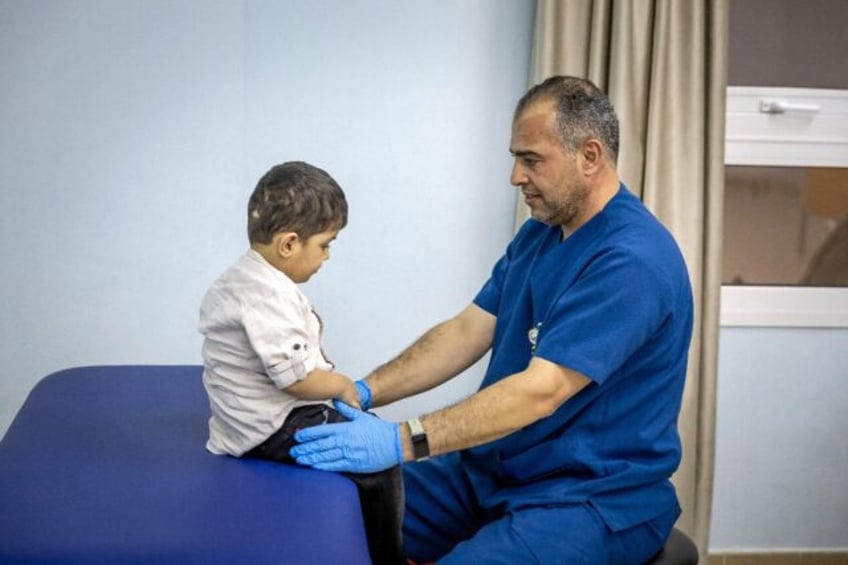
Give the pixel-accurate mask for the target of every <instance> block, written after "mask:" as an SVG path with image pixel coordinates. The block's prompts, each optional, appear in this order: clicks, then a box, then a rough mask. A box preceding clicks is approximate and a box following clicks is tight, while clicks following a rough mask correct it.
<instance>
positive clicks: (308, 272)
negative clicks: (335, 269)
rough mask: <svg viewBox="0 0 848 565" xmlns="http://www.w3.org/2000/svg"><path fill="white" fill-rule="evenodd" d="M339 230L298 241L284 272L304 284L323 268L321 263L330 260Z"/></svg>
mask: <svg viewBox="0 0 848 565" xmlns="http://www.w3.org/2000/svg"><path fill="white" fill-rule="evenodd" d="M338 233H339V230H329V231H325V232H321V233H317V234H315V235H313V236H312V237H310V238H309V239H307V240H306V241H303V240H300V239H299V240H297V242H295V243H294V245H293V247H292V253H291V255H290V257H289V260H288V261H286V263H285V266H284V267H283V272H285V273H286V275H287V276H288V277H289V278H290V279H291V280H293V281H294V282H296V283H304V282H306V281H308V280H309V279H310V277H312V275H314V274H315V273H316V272H317V271H318V269H320V268H321V263H323V262H324V261H326V260H327V259H329V258H330V243H332V242H333V240H334V239H336V236H337V235H338Z"/></svg>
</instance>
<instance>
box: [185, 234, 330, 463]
mask: <svg viewBox="0 0 848 565" xmlns="http://www.w3.org/2000/svg"><path fill="white" fill-rule="evenodd" d="M198 329H199V330H200V333H202V334H203V335H204V340H203V366H204V370H203V384H204V386H205V387H206V393H207V394H208V395H209V405H210V408H211V412H212V417H211V418H210V419H209V441H208V442H207V444H206V448H207V449H208V450H209V451H211V452H212V453H216V454H229V455H235V456H240V455H242V454H244V453H245V452H246V451H249V450H251V449H253V448H254V447H256V446H257V445H259V444H260V443H262V442H263V441H265V440H266V439H268V437H270V436H271V434H273V433H274V432H276V431H277V430H278V429H279V428H280V427H282V425H283V422H284V421H285V419H286V416H288V414H289V412H291V410H292V409H293V408H295V407H297V406H301V405H304V404H314V403H315V401H309V400H299V399H297V398H295V397H294V396H292V395H290V394H287V393H286V392H285V391H284V390H283V389H284V388H286V387H288V386H289V385H291V384H294V383H295V382H296V381H298V380H301V379H303V378H304V377H306V375H308V374H309V372H310V371H312V370H313V369H316V368H318V369H323V370H331V369H332V368H333V365H332V363H330V362H329V361H327V359H326V358H325V357H324V355H323V353H322V351H321V321H320V319H319V318H318V316H317V315H316V314H315V312H314V311H313V310H312V306H311V305H310V304H309V300H307V298H306V296H305V295H304V294H303V293H302V292H301V291H300V289H299V288H298V287H297V285H296V284H295V283H294V282H292V280H291V279H289V278H288V277H287V276H286V275H285V274H284V273H283V272H281V271H279V270H277V269H275V268H274V267H273V266H271V264H270V263H268V262H267V261H266V260H265V259H264V258H263V257H262V256H261V255H260V254H259V253H257V252H256V251H254V250H252V249H251V250H250V251H248V252H247V253H246V254H245V255H244V256H242V257H241V258H240V259H239V260H238V261H237V262H236V263H235V264H234V265H233V266H231V267H230V268H229V269H227V270H226V271H225V272H224V274H223V275H221V277H220V278H219V279H218V280H217V281H215V283H214V284H213V285H212V287H211V288H210V289H209V290H208V291H207V292H206V296H204V298H203V302H202V303H201V306H200V321H199V323H198ZM327 402H328V403H329V401H327Z"/></svg>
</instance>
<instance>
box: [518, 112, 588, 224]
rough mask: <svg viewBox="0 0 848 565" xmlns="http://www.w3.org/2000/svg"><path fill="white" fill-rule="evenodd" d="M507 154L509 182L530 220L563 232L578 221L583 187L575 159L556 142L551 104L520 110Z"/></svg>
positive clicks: (584, 194)
mask: <svg viewBox="0 0 848 565" xmlns="http://www.w3.org/2000/svg"><path fill="white" fill-rule="evenodd" d="M509 151H510V153H512V155H513V157H514V159H515V162H514V163H513V166H512V175H511V176H510V179H509V180H510V182H511V183H512V184H513V185H514V186H517V187H519V188H520V189H521V193H522V194H523V195H524V201H525V202H526V203H527V206H529V208H530V214H531V216H533V218H535V219H536V220H539V221H540V222H544V223H546V224H548V225H551V226H563V227H565V228H567V227H569V224H571V223H572V222H573V221H574V220H575V218H579V217H580V215H581V213H582V210H583V207H584V206H583V203H584V201H585V199H586V194H587V189H586V184H585V182H584V181H583V179H582V177H581V176H580V175H579V172H578V167H577V157H576V155H571V154H570V153H569V152H568V150H566V148H565V147H563V145H562V142H561V141H560V136H559V132H558V131H557V128H556V112H555V109H554V102H553V100H550V99H548V100H545V99H542V100H538V101H536V102H533V103H531V104H530V105H529V106H528V107H526V108H525V109H524V111H523V112H522V113H521V114H520V115H519V116H518V118H517V119H516V120H515V122H514V123H513V125H512V140H511V142H510V146H509Z"/></svg>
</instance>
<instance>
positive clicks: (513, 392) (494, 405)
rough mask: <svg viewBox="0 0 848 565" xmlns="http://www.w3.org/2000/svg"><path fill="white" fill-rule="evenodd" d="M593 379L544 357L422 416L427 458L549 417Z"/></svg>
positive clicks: (404, 437)
mask: <svg viewBox="0 0 848 565" xmlns="http://www.w3.org/2000/svg"><path fill="white" fill-rule="evenodd" d="M590 382H591V381H590V380H589V379H587V378H586V377H584V376H583V375H581V374H580V373H577V372H574V371H570V370H568V369H565V368H563V367H559V366H557V365H555V364H553V363H550V362H548V361H545V360H543V359H534V360H533V361H532V362H531V364H530V366H529V367H528V369H527V370H525V371H522V372H520V373H516V374H514V375H512V376H510V377H507V378H505V379H503V380H501V381H499V382H497V383H495V384H494V385H492V386H490V387H487V388H485V389H483V390H481V391H479V392H478V393H476V394H474V395H473V396H471V397H469V398H467V399H466V400H464V401H462V402H460V403H458V404H455V405H453V406H450V407H448V408H444V409H442V410H438V411H436V412H433V413H431V414H428V415H426V416H423V417H421V418H420V419H421V423H422V425H423V427H424V430H425V432H426V433H427V440H428V443H429V447H430V453H431V455H439V454H441V453H447V452H449V451H456V450H458V449H467V448H469V447H475V446H477V445H482V444H484V443H488V442H490V441H494V440H496V439H500V438H502V437H504V436H506V435H508V434H511V433H513V432H515V431H518V430H520V429H522V428H524V427H526V426H528V425H530V424H532V423H533V422H536V421H537V420H540V419H541V418H544V417H546V416H549V415H551V414H553V413H554V412H555V411H556V410H557V409H558V408H559V407H560V406H561V405H562V404H563V403H564V402H565V401H566V400H568V399H569V398H571V397H572V396H574V395H575V394H577V393H578V392H579V391H580V390H581V389H582V388H583V387H585V386H587V385H588V384H589V383H590ZM401 441H402V444H403V451H404V460H407V461H408V460H411V459H413V458H414V457H413V455H412V442H411V440H410V434H409V429H408V426H406V425H405V424H401Z"/></svg>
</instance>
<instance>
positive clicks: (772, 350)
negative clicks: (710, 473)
mask: <svg viewBox="0 0 848 565" xmlns="http://www.w3.org/2000/svg"><path fill="white" fill-rule="evenodd" d="M719 348H720V354H719V371H718V373H719V374H718V409H717V416H716V420H717V425H716V467H715V490H714V497H713V515H712V522H711V524H712V527H711V536H710V548H711V549H713V550H716V551H718V550H735V549H761V548H783V549H792V548H800V549H804V548H818V549H821V548H841V549H843V550H845V549H848V329H824V328H722V330H721V337H720V342H719Z"/></svg>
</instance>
